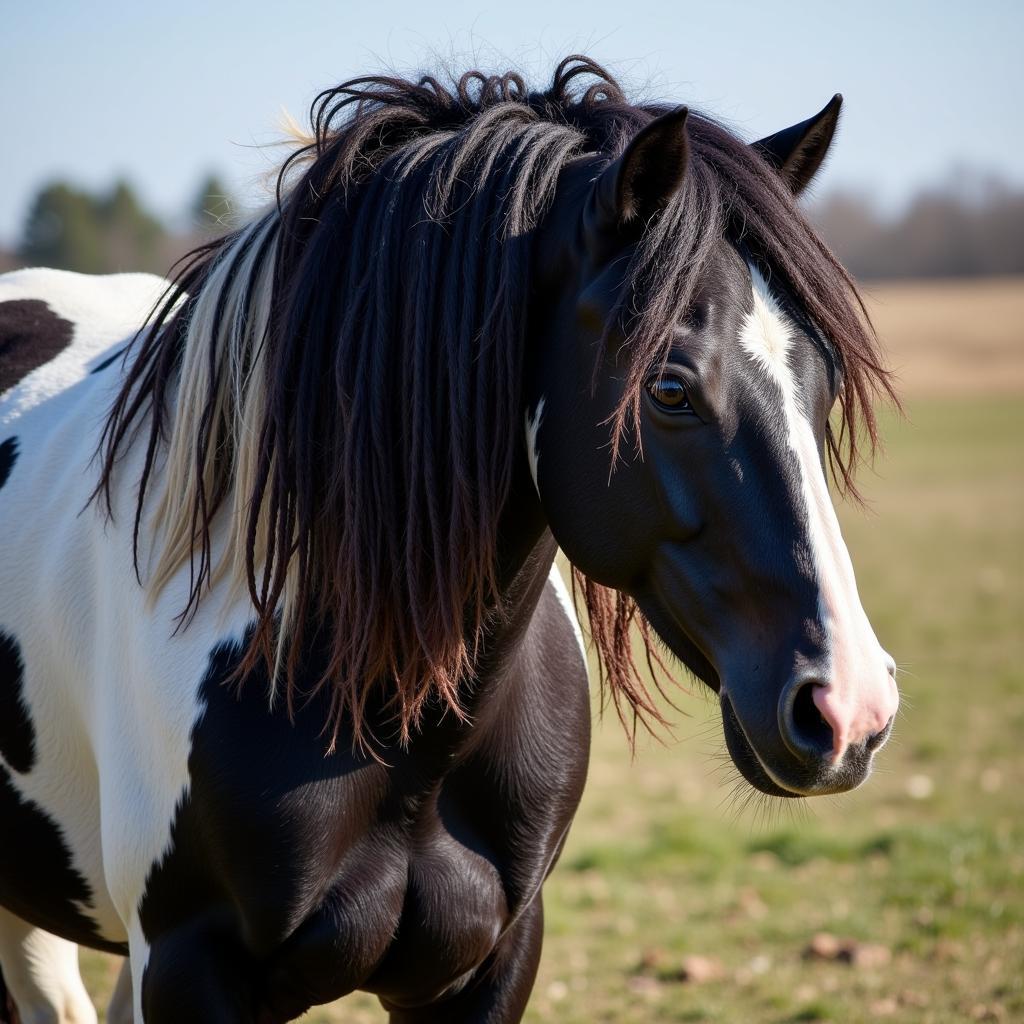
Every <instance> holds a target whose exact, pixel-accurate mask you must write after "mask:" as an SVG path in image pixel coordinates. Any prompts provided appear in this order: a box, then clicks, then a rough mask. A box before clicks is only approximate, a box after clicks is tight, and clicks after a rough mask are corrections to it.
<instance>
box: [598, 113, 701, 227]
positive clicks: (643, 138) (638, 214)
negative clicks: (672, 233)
mask: <svg viewBox="0 0 1024 1024" xmlns="http://www.w3.org/2000/svg"><path fill="white" fill-rule="evenodd" d="M689 113H690V112H689V110H688V109H687V108H686V107H676V109H675V110H670V111H669V112H668V113H667V114H662V115H661V117H658V118H655V119H654V120H653V121H651V123H650V124H648V125H645V126H644V127H643V128H642V129H641V130H640V131H639V132H638V133H637V135H636V137H635V138H634V139H633V140H632V141H631V142H630V143H629V145H628V146H627V147H626V151H625V152H624V153H623V154H622V156H620V157H619V158H618V159H617V160H613V161H612V163H610V164H609V165H608V166H607V167H606V168H605V169H604V170H603V171H602V172H601V174H600V176H599V177H598V179H597V180H596V181H595V182H594V186H593V194H592V200H593V205H592V207H591V215H592V217H593V220H594V223H593V224H592V225H590V226H591V227H592V228H593V229H594V230H596V231H598V232H600V233H601V234H608V233H618V231H620V230H621V229H622V228H623V227H625V226H627V225H631V224H635V225H637V226H639V227H641V228H642V227H643V226H644V225H645V224H646V223H647V222H648V221H649V220H650V219H651V217H653V216H654V215H655V214H656V213H658V211H659V210H661V209H662V208H663V207H664V206H666V205H667V204H668V202H669V200H670V199H671V198H672V196H673V195H675V193H676V192H678V191H679V188H680V186H681V185H682V183H683V178H684V177H685V176H686V161H687V157H688V156H689V150H690V144H689V140H688V138H687V134H686V118H687V117H688V115H689Z"/></svg>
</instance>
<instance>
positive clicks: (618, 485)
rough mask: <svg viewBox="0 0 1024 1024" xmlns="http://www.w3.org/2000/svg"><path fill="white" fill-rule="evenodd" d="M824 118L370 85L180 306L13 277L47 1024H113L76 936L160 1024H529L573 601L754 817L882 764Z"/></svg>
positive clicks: (419, 84) (163, 285)
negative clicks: (360, 998) (687, 729)
mask: <svg viewBox="0 0 1024 1024" xmlns="http://www.w3.org/2000/svg"><path fill="white" fill-rule="evenodd" d="M840 104H841V98H840V97H839V96H836V97H835V98H834V99H833V100H831V101H830V102H829V103H828V104H827V105H826V106H825V107H824V109H822V110H821V111H820V112H819V113H817V114H815V115H814V116H813V117H811V118H809V119H807V120H806V121H803V122H800V123H799V124H796V125H794V126H792V127H790V128H787V129H784V130H782V131H780V132H778V133H776V134H774V135H772V136H769V137H767V138H764V139H761V140H759V141H757V142H755V143H752V144H751V143H747V142H745V141H743V140H741V139H740V138H738V137H737V136H736V135H735V134H734V133H733V132H731V131H730V130H728V129H727V128H725V127H724V126H723V125H721V124H720V123H719V122H717V121H715V120H714V119H713V118H711V117H708V116H704V115H701V114H698V113H691V112H690V111H689V110H688V108H686V107H680V106H671V105H661V104H637V103H633V102H631V101H630V100H629V99H628V97H627V95H626V94H625V92H624V91H623V89H622V88H621V86H620V85H619V84H618V83H617V82H616V80H615V79H614V78H613V77H612V76H611V75H610V74H609V73H608V72H607V71H605V70H604V69H603V68H601V67H600V66H599V65H597V64H596V63H594V62H593V61H592V60H590V59H588V58H586V57H580V56H572V57H569V58H566V59H565V60H564V61H562V62H561V63H560V64H559V65H558V67H557V68H556V70H555V72H554V75H553V78H552V80H551V83H550V85H549V86H548V87H547V88H544V89H530V88H528V87H527V85H526V84H525V81H524V79H523V78H522V77H521V76H520V75H519V74H517V73H511V72H510V73H505V74H484V73H482V72H479V71H470V72H467V73H466V74H464V75H461V76H460V77H456V76H455V75H452V76H450V77H443V76H435V75H425V76H423V77H422V78H419V79H415V80H413V79H410V80H406V79H402V78H399V77H390V76H384V75H371V76H367V77H363V78H358V79H354V80H351V81H348V82H345V83H343V84H342V85H340V86H338V87H337V88H333V89H330V90H327V91H326V92H324V93H322V94H321V95H320V96H319V97H318V98H317V100H316V101H315V102H314V104H313V107H312V110H311V129H310V132H309V134H308V135H307V136H304V137H303V138H301V139H299V141H298V143H297V146H296V148H295V150H294V152H293V153H292V154H291V155H290V156H289V157H288V159H287V160H286V161H285V162H284V165H283V167H282V168H281V171H280V176H279V178H278V184H277V194H276V196H275V198H274V201H273V202H271V203H270V204H269V206H268V207H267V208H266V209H264V210H262V211H259V212H258V213H256V214H255V215H254V216H252V217H251V218H250V219H249V220H247V221H246V222H245V223H243V224H242V225H241V226H239V227H237V228H235V229H233V230H231V231H230V232H229V233H228V234H226V235H225V236H224V237H222V238H219V239H217V240H215V241H212V242H210V243H209V244H207V245H204V246H202V247H200V248H199V249H198V250H196V251H195V252H194V253H193V254H192V256H191V257H190V258H188V259H187V260H186V261H185V262H184V263H183V264H181V265H180V267H179V268H178V270H177V272H176V273H175V275H174V276H173V278H172V279H171V280H170V281H169V282H168V281H163V280H159V279H156V278H152V277H148V276H145V275H115V276H111V277H108V278H90V277H84V276H78V275H74V274H69V273H65V272H59V271H44V270H23V271H18V272H15V273H13V274H10V275H8V276H6V277H4V278H3V279H2V281H0V352H2V353H3V361H2V362H0V391H2V393H3V397H2V399H0V551H2V558H0V567H2V568H0V579H2V586H0V828H2V833H0V834H2V836H3V840H2V843H0V907H2V908H4V909H3V911H2V913H0V960H2V964H3V969H4V973H5V976H6V978H7V983H8V986H9V988H10V995H11V999H12V1002H13V1004H14V1006H16V1007H18V1008H19V1009H20V1012H21V1014H22V1018H23V1020H25V1021H26V1022H27V1021H29V1020H44V1019H45V1020H70V1019H76V1020H95V1015H94V1011H92V1009H91V1007H89V1006H88V1005H87V1000H86V999H85V995H84V990H82V989H81V982H80V980H78V979H77V970H76V969H75V963H74V946H73V944H75V943H77V944H81V945H85V946H88V947H91V948H94V949H100V950H107V951H110V952H114V953H119V954H123V955H126V956H128V958H129V959H128V964H129V965H130V967H129V969H130V979H129V980H130V984H128V983H127V982H126V984H125V985H124V986H122V987H123V988H124V991H125V992H129V995H128V996H127V997H126V998H127V999H128V1001H129V1004H130V1005H129V1015H128V1016H129V1018H130V1019H134V1021H135V1022H136V1024H142V1022H145V1024H165V1022H176V1024H177V1022H180V1021H194V1022H211V1024H212V1022H217V1024H243V1022H244V1024H273V1022H279V1021H287V1020H291V1019H293V1018H295V1017H296V1016H298V1015H299V1014H301V1013H303V1012H305V1011H306V1010H307V1009H308V1008H309V1007H311V1006H314V1005H319V1004H323V1003H325V1002H328V1001H331V1000H334V999H337V998H339V997H341V996H344V995H345V994H347V993H350V992H352V991H354V990H357V989H358V990H364V991H368V992H370V993H374V994H376V995H377V997H378V998H379V1000H380V1002H381V1003H382V1005H383V1007H384V1008H385V1009H386V1011H387V1012H388V1013H389V1015H390V1020H391V1021H392V1022H393V1024H423V1022H427V1021H437V1020H443V1021H447V1022H451V1024H459V1022H483V1021H486V1022H490V1024H505V1022H514V1021H518V1020H520V1019H521V1017H522V1015H523V1013H524V1009H525V1007H526V1004H527V1001H528V998H529V995H530V990H531V986H532V984H533V980H534V977H535V973H536V970H537V966H538V961H539V958H540V951H541V940H542V933H543V910H542V886H543V884H544V881H545V879H546V878H547V876H548V875H549V873H550V872H551V870H552V868H553V866H554V864H555V862H556V860H557V859H558V856H559V854H560V851H561V850H562V848H563V844H564V843H565V840H566V835H567V832H568V829H569V827H570V824H571V822H572V819H573V815H574V813H575V811H576V809H577V806H578V804H579V801H580V798H581V794H582V792H583V787H584V781H585V776H586V772H587V760H588V750H589V733H590V717H591V710H590V708H591V703H590V696H589V686H588V669H587V656H586V651H585V648H584V644H583V640H582V636H581V633H580V629H579V625H578V623H577V619H576V615H575V602H576V600H579V602H580V603H582V604H583V605H585V607H586V611H587V616H588V618H589V634H590V645H591V648H592V650H593V656H594V659H595V660H596V662H597V664H598V670H597V674H598V675H599V677H600V682H601V686H602V692H603V693H604V694H605V697H606V699H607V700H608V701H610V703H611V705H613V706H614V708H615V709H617V711H618V713H619V716H620V718H621V719H622V721H623V724H624V725H625V726H626V728H627V731H628V732H629V734H630V735H631V736H633V735H635V731H636V730H637V729H638V728H642V727H644V726H645V725H646V726H647V727H649V728H652V729H657V728H658V727H659V725H660V723H661V722H663V720H664V717H665V714H666V712H665V711H664V710H663V709H664V707H665V705H664V703H663V702H662V701H661V700H660V698H659V697H658V694H657V690H658V689H662V690H665V688H666V687H668V686H669V685H670V682H671V680H672V679H673V678H675V676H676V675H678V673H679V669H680V667H683V668H685V669H686V670H689V672H690V673H692V674H693V675H694V676H696V677H697V678H698V679H699V680H701V681H702V682H703V683H704V684H706V685H707V686H708V687H709V688H710V689H711V690H712V691H714V693H715V694H717V698H718V701H719V703H720V706H721V716H722V723H723V731H724V736H725V741H726V744H727V747H728V750H729V751H730V753H731V756H732V759H733V761H734V762H735V765H736V767H737V769H738V771H739V772H740V773H741V775H742V776H743V777H744V778H745V779H746V780H747V781H748V782H749V783H750V785H752V786H753V787H754V788H755V789H757V790H760V791H761V792H763V793H765V794H769V795H773V796H777V797H783V798H799V797H810V796H814V795H818V794H826V793H840V792H843V791H846V790H849V789H852V788H853V787H855V786H857V785H859V784H860V783H862V782H863V781H864V779H865V778H866V777H867V776H868V774H869V772H870V769H871V765H872V761H873V757H874V754H875V752H876V751H877V750H878V749H879V748H880V747H881V746H882V744H883V743H884V742H885V740H886V738H887V737H888V735H889V733H890V731H891V728H892V721H893V717H894V715H895V713H896V709H897V704H898V692H897V687H896V683H895V666H894V663H893V661H892V659H891V658H890V657H889V655H888V654H886V653H885V652H884V651H883V649H882V647H881V646H880V644H879V642H878V640H877V638H876V636H875V634H874V632H873V631H872V628H871V626H870V624H869V622H868V619H867V616H866V614H865V612H864V610H863V607H862V605H861V602H860V599H859V597H858V594H857V587H856V582H855V578H854V573H853V568H852V565H851V562H850V557H849V555H848V553H847V550H846V547H845V545H844V543H843V540H842V536H841V533H840V529H839V526H838V523H837V519H836V515H835V511H834V509H833V505H832V501H831V498H830V494H829V486H828V474H829V473H830V472H831V474H832V475H833V476H834V478H835V479H836V481H837V482H838V484H839V485H840V486H842V487H846V488H851V489H852V488H854V487H855V484H854V480H853V474H854V471H855V468H856V465H857V463H858V461H859V460H861V459H862V458H864V457H865V455H866V448H865V446H866V445H869V446H870V445H873V443H874V441H875V435H876V427H875V419H874V414H873V412H872V406H873V403H874V402H876V400H877V399H878V398H879V397H880V396H881V397H886V396H888V397H891V398H893V399H895V395H894V391H893V385H892V383H891V379H890V376H889V374H888V371H887V370H886V369H885V367H884V364H883V361H882V357H881V354H880V350H879V346H878V342H877V340H876V338H875V337H874V334H873V332H872V329H871V326H870V322H869V320H868V319H867V316H866V313H865V312H864V309H863V306H862V304H861V303H860V300H859V298H858V296H857V292H856V289H855V286H854V283H853V282H852V280H851V278H850V277H849V276H848V274H847V273H846V271H845V270H844V269H843V267H842V266H841V265H840V264H839V262H838V261H837V260H836V258H835V257H834V256H833V255H832V254H831V253H830V251H829V250H828V249H827V247H826V246H825V244H824V243H823V242H822V241H821V240H820V239H819V238H818V236H817V235H816V234H815V232H814V231H813V229H812V228H811V227H810V226H809V224H808V223H807V221H806V220H805V218H804V217H803V215H802V214H801V213H800V211H799V209H798V207H797V197H798V196H799V194H800V193H801V192H802V191H803V190H804V189H805V188H806V187H807V185H808V184H809V182H810V181H811V179H812V178H813V176H814V175H815V173H816V172H817V170H818V169H819V167H820V166H821V164H822V162H823V160H824V159H825V156H826V154H827V152H828V150H829V147H830V145H831V143H832V140H833V137H834V134H835V130H836V126H837V123H838V118H839V112H840ZM556 548H561V550H562V551H563V552H564V553H565V556H566V558H567V559H568V561H569V563H571V565H572V571H573V590H574V593H570V592H569V590H568V588H567V586H566V585H565V584H564V583H563V582H562V578H561V576H560V575H559V572H558V571H557V569H556V568H554V565H555V563H554V559H555V555H556ZM648 669H649V670H650V671H648ZM32 949H35V950H36V952H37V954H38V952H39V951H40V950H42V951H43V955H42V957H41V958H40V956H39V955H37V956H36V958H35V961H34V964H32V965H29V967H26V958H30V953H31V950H32ZM47 951H48V952H47ZM47 956H49V957H50V963H51V968H50V969H49V970H48V968H47V960H46V957H47ZM40 961H42V962H40ZM90 1014H91V1015H92V1016H90Z"/></svg>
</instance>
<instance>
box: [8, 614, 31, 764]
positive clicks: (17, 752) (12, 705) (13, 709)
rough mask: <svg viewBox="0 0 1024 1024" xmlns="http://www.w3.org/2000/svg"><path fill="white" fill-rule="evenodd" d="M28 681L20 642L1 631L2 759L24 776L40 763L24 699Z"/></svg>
mask: <svg viewBox="0 0 1024 1024" xmlns="http://www.w3.org/2000/svg"><path fill="white" fill-rule="evenodd" d="M24 677H25V665H24V663H23V662H22V660H21V650H20V649H19V647H18V642H17V641H16V640H15V639H14V637H13V636H10V635H9V634H8V633H5V632H3V630H0V756H2V757H3V759H4V760H5V761H6V762H7V763H8V764H9V765H10V766H11V767H12V768H13V769H14V770H15V771H16V772H21V773H22V774H23V775H24V774H25V772H28V771H31V769H32V765H34V764H35V762H36V733H35V729H34V728H33V727H32V719H31V718H30V717H29V713H28V708H27V707H25V702H24V700H23V699H22V696H21V689H22V685H23V683H24Z"/></svg>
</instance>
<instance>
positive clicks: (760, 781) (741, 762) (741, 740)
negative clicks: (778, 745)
mask: <svg viewBox="0 0 1024 1024" xmlns="http://www.w3.org/2000/svg"><path fill="white" fill-rule="evenodd" d="M721 706H722V728H723V730H724V732H725V745H726V746H727V747H728V748H729V756H730V757H732V760H733V763H734V764H735V765H736V767H737V768H738V769H739V771H740V774H741V775H742V776H743V778H745V779H746V780H747V782H749V783H750V784H751V785H752V786H753V787H754V788H755V789H757V790H760V791H761V792H762V793H767V794H768V796H784V797H790V798H795V797H800V796H804V795H805V794H804V793H801V792H799V791H797V790H792V789H787V788H785V787H784V786H781V785H779V783H777V782H776V781H775V779H773V778H772V776H771V775H769V774H768V772H767V770H766V769H765V767H764V765H763V764H762V763H761V759H760V757H758V756H757V752H756V751H755V750H754V747H753V745H752V744H751V742H750V740H748V739H747V734H746V733H745V732H744V731H743V726H742V725H740V720H739V719H738V718H737V717H736V712H735V711H734V710H733V706H732V701H731V700H729V695H728V694H727V693H723V694H722V695H721Z"/></svg>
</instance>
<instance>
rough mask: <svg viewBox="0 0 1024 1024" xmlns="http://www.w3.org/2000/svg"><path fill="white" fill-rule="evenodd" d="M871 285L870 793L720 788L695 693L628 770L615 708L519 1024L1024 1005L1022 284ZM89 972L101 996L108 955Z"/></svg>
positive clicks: (92, 962) (720, 768)
mask: <svg viewBox="0 0 1024 1024" xmlns="http://www.w3.org/2000/svg"><path fill="white" fill-rule="evenodd" d="M872 294H873V299H872V301H873V310H874V315H875V317H876V320H877V322H878V325H879V328H880V332H881V333H882V336H883V338H884V340H885V341H886V343H887V347H888V348H889V349H890V351H891V354H892V359H893V362H894V364H896V365H897V366H899V367H901V369H902V376H903V387H904V391H905V394H906V396H907V410H908V414H909V415H908V418H907V420H905V421H900V420H898V419H897V418H896V417H894V416H892V415H888V416H886V417H885V420H884V436H885V440H886V446H887V451H886V453H885V455H884V456H883V457H882V458H881V459H880V460H879V463H878V464H877V466H876V470H875V472H874V473H865V475H864V476H863V478H862V479H863V484H864V489H865V491H866V494H867V497H868V499H869V501H870V505H871V511H870V512H869V513H865V512H863V511H861V510H858V509H855V508H845V509H843V513H842V518H843V520H844V528H845V531H846V536H847V540H848V543H849V546H850V549H851V552H852V554H853V559H854V563H855V565H856V566H857V569H858V578H859V581H860V587H861V593H862V596H863V599H864V604H865V607H866V608H867V610H868V612H869V614H870V616H871V618H872V620H873V623H874V625H875V628H876V631H877V632H878V635H879V637H880V639H881V640H882V643H883V644H884V645H885V646H886V647H887V649H888V650H890V651H891V652H892V653H893V654H894V656H895V657H896V659H897V661H898V662H899V664H900V667H901V670H902V676H901V687H902V690H903V692H904V695H905V700H904V711H903V714H902V716H901V719H900V721H899V722H898V724H897V729H896V733H895V736H894V738H893V740H892V741H891V742H890V744H889V745H888V747H887V748H886V750H885V751H884V752H883V753H882V755H881V757H880V765H879V768H878V770H877V771H876V773H875V775H874V777H873V778H872V779H871V781H870V782H869V783H868V784H867V785H866V786H865V787H864V788H863V789H861V790H859V791H857V792H855V793H853V794H850V795H847V796H844V797H840V798H835V799H826V800H823V801H817V802H810V803H803V804H800V805H797V806H796V807H794V806H791V805H790V804H786V805H781V804H779V803H772V804H770V805H762V804H759V803H756V804H755V803H750V804H748V803H746V801H745V797H744V795H743V794H742V793H740V795H739V796H738V797H733V796H732V795H731V794H732V791H733V780H734V778H735V773H734V772H733V770H732V769H731V768H730V767H729V766H728V764H727V763H726V762H724V761H723V760H722V757H721V750H722V742H721V738H720V724H719V718H718V713H717V710H716V708H715V706H714V705H713V704H712V703H711V702H710V701H709V700H708V699H707V698H706V697H704V696H703V695H701V694H699V693H694V694H693V695H682V696H681V699H680V701H679V703H680V707H681V708H682V709H683V711H684V712H685V714H681V715H677V716H675V717H676V739H675V741H673V742H671V743H670V744H668V745H665V746H660V745H658V744H655V743H652V742H646V743H643V744H641V748H640V750H639V751H638V756H637V757H636V759H635V761H632V762H631V760H630V756H629V752H628V749H627V746H626V743H625V741H624V739H623V738H622V736H621V734H620V731H619V729H618V727H617V725H616V723H615V721H614V717H613V716H612V717H610V718H609V719H607V720H606V721H605V722H604V723H603V724H602V725H600V727H599V728H598V729H597V732H596V736H595V748H594V755H593V760H592V765H591V771H590V780H589V784H588V787H587V792H586V796H585V798H584V802H583V806H582V808H581V810H580V813H579V816H578V818H577V822H576V824H575V826H574V829H573V832H572V834H571V838H570V841H569V844H568V847H567V849H566V851H565V855H564V856H563V858H562V861H561V863H560V864H559V866H558V867H557V869H556V870H555V872H554V874H553V876H552V878H551V880H550V881H549V883H548V885H547V887H546V889H545V894H546V908H547V929H546V942H545V952H544V960H543V963H542V966H541V971H540V976H539V978H538V982H537V986H536V989H535V992H534V997H533V1000H532V1003H531V1006H530V1009H529V1012H528V1015H527V1020H529V1021H533V1022H537V1021H560V1022H564V1024H577V1022H578V1024H584V1022H597V1021H616V1022H634V1021H636V1022H648V1021H650V1022H654V1021H691V1022H696V1021H708V1022H729V1024H732V1022H754V1024H762V1022H765V1024H796V1022H813V1021H841V1022H849V1024H857V1022H861V1021H874V1020H879V1019H890V1020H893V1021H898V1022H901V1024H902V1022H926V1021H934V1022H936V1024H946V1022H949V1021H960V1020H967V1021H970V1020H979V1021H1014V1020H1024V753H1022V747H1024V635H1022V634H1024V514H1022V512H1024V468H1022V467H1024V459H1022V454H1024V453H1022V450H1021V449H1022V443H1021V442H1022V438H1024V402H1022V397H1024V336H1022V328H1021V324H1024V283H1022V282H1020V281H1014V282H986V283H982V284H978V285H973V286H970V287H966V286H962V285H957V286H955V287H954V286H948V285H945V284H942V283H940V284H936V285H915V286H905V287H893V286H889V287H886V288H879V289H876V290H875V291H874V292H873V293H872ZM951 295H952V296H953V297H954V298H955V301H953V300H951V298H950V296H951ZM929 325H933V326H931V327H930V326H929ZM933 328H934V334H935V339H934V342H935V345H934V350H933V349H932V348H931V347H930V346H931V342H930V337H931V333H932V330H933ZM820 933H826V936H831V939H829V938H828V937H823V936H822V935H821V934H820ZM816 935H818V938H817V939H815V936H816ZM837 945H838V946H839V947H840V948H839V949H838V950H837V949H836V946H837ZM812 950H813V952H812ZM83 969H84V972H85V973H86V976H87V981H88V984H89V985H90V988H91V989H92V990H93V991H94V992H95V993H96V994H97V995H98V996H100V997H101V998H102V997H103V995H104V994H105V992H106V991H108V990H109V987H110V985H111V984H112V982H113V977H114V974H115V972H116V964H115V963H114V962H113V961H111V960H108V959H107V958H104V957H101V956H100V955H98V954H91V953H86V954H84V955H83ZM305 1019H306V1020H307V1021H310V1022H314V1021H315V1022H322V1024H323V1022H332V1024H333V1022H338V1024H340V1022H347V1024H358V1022H366V1024H369V1022H379V1021H382V1020H383V1019H384V1015H383V1014H382V1013H381V1011H380V1010H379V1009H378V1008H377V1007H376V1004H375V1003H374V1002H373V1001H372V1000H370V999H368V998H365V997H362V996H355V997H353V998H351V999H348V1000H345V1001H344V1002H343V1003H339V1004H337V1005H336V1006H332V1007H326V1008H323V1009H321V1010H319V1011H316V1012H313V1013H311V1014H309V1015H308V1017H307V1018H305Z"/></svg>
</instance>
